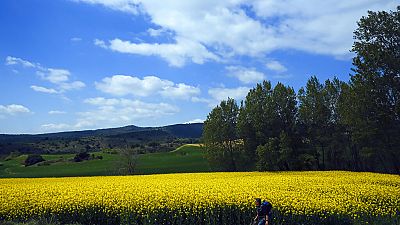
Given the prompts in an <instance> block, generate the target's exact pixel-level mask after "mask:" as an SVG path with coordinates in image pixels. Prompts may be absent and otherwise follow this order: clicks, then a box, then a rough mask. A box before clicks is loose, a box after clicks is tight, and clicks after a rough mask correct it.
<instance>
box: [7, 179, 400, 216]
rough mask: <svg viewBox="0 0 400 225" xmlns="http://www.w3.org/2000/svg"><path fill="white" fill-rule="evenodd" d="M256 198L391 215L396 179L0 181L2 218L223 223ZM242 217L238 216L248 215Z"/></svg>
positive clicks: (398, 205)
mask: <svg viewBox="0 0 400 225" xmlns="http://www.w3.org/2000/svg"><path fill="white" fill-rule="evenodd" d="M256 197H261V198H263V199H268V200H269V201H270V202H271V203H272V204H273V207H274V212H276V213H279V215H303V216H304V215H305V216H318V217H321V218H323V217H327V216H328V217H329V216H332V215H341V216H343V215H345V216H347V217H349V218H353V219H357V217H362V216H364V215H368V216H387V217H396V216H398V215H399V212H400V177H399V176H396V175H384V174H376V173H354V172H277V173H261V172H241V173H197V174H167V175H146V176H107V177H70V178H16V179H0V219H1V220H26V219H29V218H40V217H46V216H49V215H52V216H59V218H60V219H62V220H71V221H74V220H77V221H85V219H86V220H88V219H89V218H91V219H93V218H94V219H96V218H97V219H98V218H100V217H101V218H118V221H119V222H121V221H122V219H121V218H125V220H129V218H130V217H129V216H127V215H134V218H136V219H132V220H136V221H138V218H139V219H140V218H141V219H143V220H148V221H149V220H151V219H154V220H161V219H163V218H161V217H163V216H164V217H165V218H169V219H171V218H175V219H177V218H178V217H179V218H192V217H196V216H197V217H199V216H200V217H201V219H202V220H203V221H206V220H207V219H208V220H209V221H212V220H216V219H215V218H217V219H218V218H219V220H223V218H221V215H227V214H229V213H230V211H232V210H233V211H232V212H245V213H246V215H247V214H251V213H250V212H251V210H253V207H254V205H253V204H254V198H256ZM161 212H162V214H163V215H160V213H161ZM150 215H153V216H154V215H157V216H156V217H151V216H150ZM243 215H244V216H243V218H242V220H240V221H245V220H248V219H249V218H250V217H251V216H253V215H249V216H248V217H246V215H245V214H243ZM236 216H237V215H236ZM81 217H84V218H83V219H80V218H81ZM132 218H133V217H132ZM236 219H237V218H236ZM105 223H106V222H105ZM110 223H112V222H110ZM204 223H205V224H207V223H206V222H204ZM243 223H244V222H243Z"/></svg>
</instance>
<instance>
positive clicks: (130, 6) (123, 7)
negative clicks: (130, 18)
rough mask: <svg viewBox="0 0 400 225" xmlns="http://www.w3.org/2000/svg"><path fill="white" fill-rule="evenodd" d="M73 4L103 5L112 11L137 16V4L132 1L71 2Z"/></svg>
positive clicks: (80, 0) (82, 0) (98, 0)
mask: <svg viewBox="0 0 400 225" xmlns="http://www.w3.org/2000/svg"><path fill="white" fill-rule="evenodd" d="M73 1H75V2H86V3H90V4H98V5H103V6H106V7H108V8H111V9H113V10H119V11H122V12H126V13H132V14H137V13H138V8H139V7H140V5H139V4H137V3H135V1H132V0H73Z"/></svg>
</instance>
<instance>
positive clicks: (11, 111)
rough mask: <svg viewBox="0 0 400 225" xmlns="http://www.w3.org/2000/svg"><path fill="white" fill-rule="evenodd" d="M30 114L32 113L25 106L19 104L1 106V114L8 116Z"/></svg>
mask: <svg viewBox="0 0 400 225" xmlns="http://www.w3.org/2000/svg"><path fill="white" fill-rule="evenodd" d="M30 112H31V111H30V110H29V109H28V108H27V107H25V106H23V105H17V104H11V105H0V114H8V115H12V116H14V115H17V114H22V113H30Z"/></svg>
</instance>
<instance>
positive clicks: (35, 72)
mask: <svg viewBox="0 0 400 225" xmlns="http://www.w3.org/2000/svg"><path fill="white" fill-rule="evenodd" d="M395 7H396V1H385V0H379V1H378V0H376V1H374V0H353V1H336V0H335V1H334V0H327V1H319V0H310V1H296V0H287V1H281V0H279V1H278V0H222V1H211V0H201V1H178V0H165V1H156V0H147V1H139V0H29V1H15V0H2V1H0V30H1V35H0V61H2V63H0V90H1V95H0V133H42V132H55V131H66V130H84V129H94V128H106V127H117V126H125V125H130V124H134V125H138V126H161V125H168V124H175V123H185V122H196V121H202V120H204V119H205V118H206V116H207V114H208V113H209V111H210V110H211V109H212V107H213V106H215V105H216V104H218V103H219V101H221V100H223V99H226V98H227V97H228V96H229V97H232V98H235V99H236V100H241V99H243V98H244V97H245V95H246V93H247V91H248V90H249V89H250V88H252V87H254V85H255V84H256V83H257V82H261V81H262V80H264V79H267V80H270V81H271V82H272V83H274V84H275V83H277V82H282V83H284V84H286V85H290V86H293V87H294V88H295V89H296V90H298V89H299V88H300V87H301V86H303V85H304V84H305V83H306V81H307V79H308V78H309V77H310V76H311V75H316V76H317V77H318V78H319V79H320V80H325V79H328V78H332V77H333V76H337V77H339V78H340V79H342V80H348V77H349V73H351V70H350V68H351V57H352V55H351V54H350V53H349V49H350V48H351V45H352V32H353V30H354V29H355V28H356V21H357V20H358V19H359V18H360V17H361V16H363V15H366V12H367V10H374V11H376V10H394V9H395Z"/></svg>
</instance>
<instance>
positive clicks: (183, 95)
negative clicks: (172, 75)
mask: <svg viewBox="0 0 400 225" xmlns="http://www.w3.org/2000/svg"><path fill="white" fill-rule="evenodd" d="M160 93H161V95H162V96H164V97H167V98H171V99H190V97H191V96H196V95H199V94H200V89H199V88H197V87H193V86H189V85H186V84H183V83H179V84H176V85H174V86H166V87H164V88H163V90H162V91H160Z"/></svg>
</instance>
